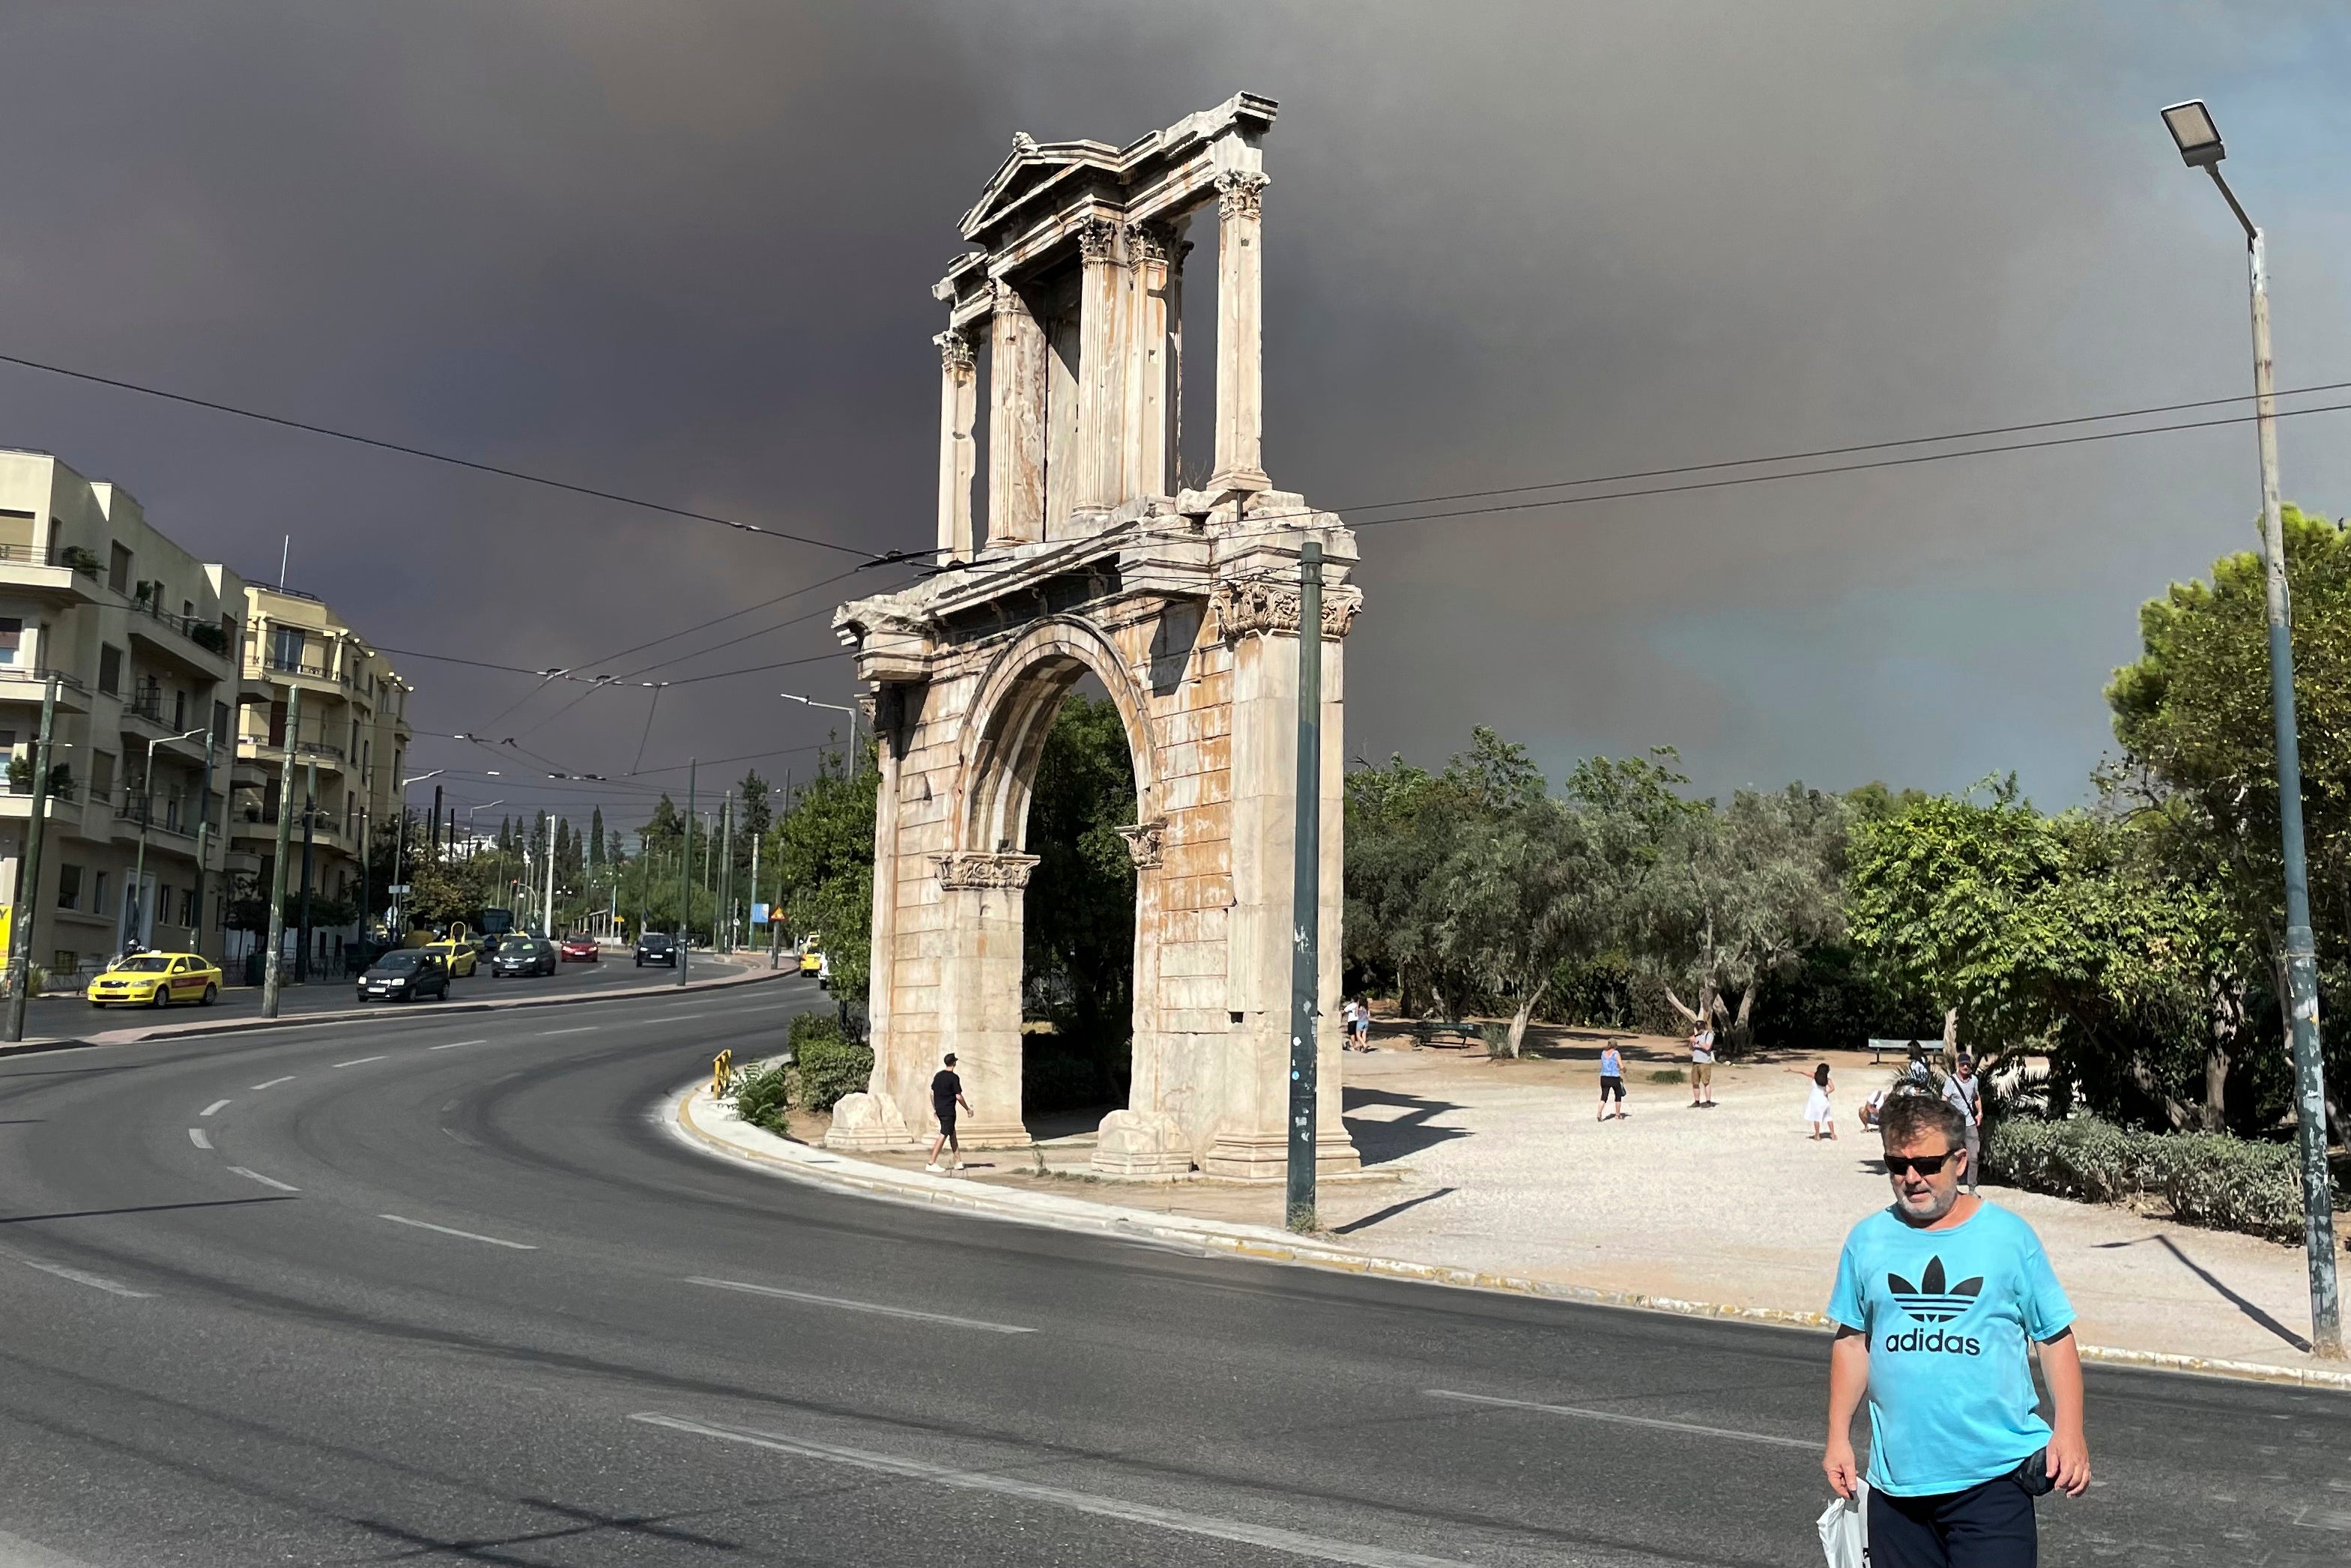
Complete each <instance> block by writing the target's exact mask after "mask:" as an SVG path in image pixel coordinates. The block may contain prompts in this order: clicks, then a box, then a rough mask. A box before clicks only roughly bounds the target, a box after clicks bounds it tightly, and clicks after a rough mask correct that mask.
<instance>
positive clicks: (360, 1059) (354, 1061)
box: [335, 1056, 383, 1067]
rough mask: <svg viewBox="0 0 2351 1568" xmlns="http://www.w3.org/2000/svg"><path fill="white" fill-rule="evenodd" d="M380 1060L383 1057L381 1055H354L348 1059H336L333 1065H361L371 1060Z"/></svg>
mask: <svg viewBox="0 0 2351 1568" xmlns="http://www.w3.org/2000/svg"><path fill="white" fill-rule="evenodd" d="M382 1060H383V1058H382V1057H381V1056H354V1057H352V1058H351V1059H350V1061H338V1062H337V1063H335V1065H336V1066H338V1067H363V1066H365V1065H366V1064H367V1063H369V1062H371V1061H382Z"/></svg>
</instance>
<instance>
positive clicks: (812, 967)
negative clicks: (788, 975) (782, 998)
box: [800, 942, 824, 975]
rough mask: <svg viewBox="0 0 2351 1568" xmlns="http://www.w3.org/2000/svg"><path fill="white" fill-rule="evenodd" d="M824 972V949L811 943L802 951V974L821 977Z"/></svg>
mask: <svg viewBox="0 0 2351 1568" xmlns="http://www.w3.org/2000/svg"><path fill="white" fill-rule="evenodd" d="M823 972H824V949H823V948H821V947H820V946H817V945H816V944H815V943H813V942H811V943H810V944H809V945H808V946H806V947H803V948H801V949H800V973H801V974H803V975H820V974H822V973H823Z"/></svg>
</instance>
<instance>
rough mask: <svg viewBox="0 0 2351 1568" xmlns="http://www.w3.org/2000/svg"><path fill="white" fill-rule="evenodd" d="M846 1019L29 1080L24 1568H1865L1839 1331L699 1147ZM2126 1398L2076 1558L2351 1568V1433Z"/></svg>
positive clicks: (1, 1119)
mask: <svg viewBox="0 0 2351 1568" xmlns="http://www.w3.org/2000/svg"><path fill="white" fill-rule="evenodd" d="M632 973H633V971H632ZM823 1002H824V999H823V998H821V997H820V996H819V994H818V993H816V992H815V991H814V990H813V988H810V986H808V985H806V984H805V983H804V982H801V981H799V980H798V979H786V980H781V981H778V982H775V983H771V984H761V985H755V986H747V987H743V988H736V989H730V990H720V991H713V992H706V993H702V994H699V995H695V994H686V995H681V996H677V997H674V998H673V997H664V998H651V999H644V1000H616V1001H611V1002H607V1003H601V1004H598V1005H595V1006H592V1007H581V1008H566V1009H549V1010H538V1009H528V1010H526V1011H524V1012H521V1013H508V1014H489V1015H472V1016H465V1015H443V1016H441V1017H437V1018H436V1017H435V1016H434V1014H433V1013H432V1011H431V1010H430V1009H410V1010H404V1011H400V1012H397V1013H387V1014H386V1015H385V1016H383V1017H382V1018H381V1019H367V1020H364V1021H361V1022H357V1023H329V1024H322V1025H319V1026H316V1027H313V1028H306V1029H304V1028H298V1029H291V1030H281V1031H272V1032H270V1033H267V1034H265V1035H246V1036H229V1037H216V1038H211V1039H204V1040H181V1041H177V1042H157V1043H156V1044H154V1045H151V1046H140V1047H130V1048H120V1049H111V1050H105V1051H70V1052H57V1053H54V1054H48V1055H38V1056H25V1057H17V1058H13V1059H9V1060H7V1061H0V1209H5V1213H0V1313H5V1321H6V1324H7V1327H6V1333H5V1339H0V1477H5V1479H0V1564H20V1563H21V1564H32V1563H40V1564H57V1563H89V1564H107V1565H122V1568H131V1565H141V1568H143V1565H146V1564H166V1563H170V1564H177V1563H201V1564H224V1565H228V1564H235V1565H239V1568H243V1565H248V1564H256V1563H402V1562H458V1561H463V1562H477V1563H517V1564H582V1565H601V1564H611V1563H713V1564H716V1563H844V1564H847V1563H858V1564H863V1563H941V1564H949V1565H952V1568H1015V1565H1019V1568H1031V1565H1036V1564H1061V1563H1067V1564H1086V1565H1088V1568H1095V1565H1099V1564H1105V1563H1115V1564H1135V1565H1139V1568H1162V1565H1165V1568H1174V1565H1175V1564H1229V1565H1238V1568H1258V1565H1264V1568H1273V1565H1278V1564H1300V1563H1359V1564H1370V1565H1374V1568H1425V1565H1426V1564H1430V1563H1469V1564H1562V1563H1772V1564H1789V1565H1810V1564H1814V1563H1819V1562H1820V1561H1821V1559H1820V1556H1819V1550H1818V1547H1817V1545H1816V1544H1815V1542H1814V1539H1813V1519H1814V1517H1815V1516H1816V1515H1817V1514H1818V1512H1819V1511H1820V1509H1821V1507H1822V1505H1823V1501H1824V1500H1825V1489H1824V1486H1823V1482H1822V1481H1821V1479H1820V1477H1819V1473H1818V1470H1817V1458H1816V1450H1815V1447H1814V1444H1815V1436H1816V1429H1817V1426H1818V1421H1819V1411H1820V1408H1821V1405H1822V1398H1823V1388H1822V1383H1823V1368H1824V1361H1825V1348H1826V1347H1825V1343H1824V1342H1823V1340H1822V1339H1821V1338H1819V1337H1818V1336H1816V1335H1813V1334H1809V1333H1798V1332H1793V1331H1781V1330H1774V1329H1766V1328H1756V1327H1750V1326H1745V1325H1738V1324H1726V1323H1712V1322H1698V1321H1691V1320H1687V1319H1679V1318H1673V1317H1667V1316H1660V1315H1650V1314H1643V1313H1637V1312H1611V1311H1606V1310H1602V1309H1592V1308H1578V1307H1573V1306H1569V1305H1564V1304H1560V1303H1553V1302H1544V1301H1530V1300H1520V1299H1517V1298H1511V1297H1503V1296H1488V1295H1480V1294H1476V1293H1472V1292H1466V1291H1447V1290H1444V1289H1440V1288H1436V1287H1428V1286H1416V1285H1411V1284H1406V1283H1403V1282H1397V1281H1376V1280H1359V1279H1353V1278H1349V1277H1343V1276H1334V1275H1329V1274H1323V1273H1318V1272H1312V1271H1309V1270H1294V1269H1283V1268H1280V1267H1276V1266H1271V1265H1261V1264H1252V1263H1244V1262H1237V1261H1233V1260H1227V1259H1212V1258H1197V1257H1192V1256H1189V1255H1186V1254H1184V1253H1181V1252H1176V1251H1171V1250H1167V1249H1158V1248H1154V1247H1148V1246H1144V1245H1139V1244H1134V1243H1129V1242H1123V1241H1121V1240H1118V1239H1110V1238H1102V1237H1095V1236H1087V1235H1075V1234H1064V1233H1060V1232H1054V1231H1046V1230H1038V1229H1031V1228H1023V1227H1016V1226H1010V1225H1004V1224H998V1223H994V1222H990V1221H986V1220H980V1219H975V1218H969V1217H965V1216H957V1215H953V1214H944V1213H935V1212H931V1211H928V1210H924V1209H919V1208H914V1207H904V1206H898V1205H892V1204H886V1203H882V1202H878V1201H873V1200H868V1199H862V1198H857V1197H844V1196H837V1195H834V1194H832V1193H830V1192H826V1191H822V1190H819V1189H814V1188H810V1187H807V1186H798V1185H795V1184H792V1183H789V1182H786V1181H782V1180H778V1179H777V1178H775V1177H772V1176H766V1175H763V1174H761V1173H759V1172H756V1171H752V1170H747V1169H744V1168H741V1167H737V1166H730V1165H726V1164H724V1163H720V1162H716V1161H714V1160H711V1159H709V1158H707V1157H705V1156H704V1155H700V1154H697V1153H695V1151H693V1150H690V1149H688V1148H686V1147H684V1146H683V1145H680V1144H679V1143H677V1142H676V1141H675V1140H674V1136H673V1134H670V1133H669V1132H667V1131H666V1130H664V1128H663V1127H662V1126H661V1125H660V1124H658V1123H657V1121H656V1120H655V1118H654V1114H653V1107H654V1106H655V1104H656V1103H657V1102H658V1101H659V1100H660V1099H661V1098H662V1097H663V1096H664V1095H666V1094H668V1093H670V1092H674V1090H676V1089H678V1088H679V1087H681V1086H682V1085H684V1083H685V1082H688V1081H690V1080H691V1079H693V1078H694V1077H695V1076H696V1075H698V1074H699V1073H701V1072H703V1071H706V1070H707V1061H708V1058H709V1056H710V1054H711V1052H712V1051H715V1050H716V1049H717V1048H718V1047H720V1046H732V1047H733V1048H734V1049H735V1051H736V1052H737V1055H738V1056H750V1055H755V1054H758V1053H760V1052H762V1051H768V1050H772V1049H774V1048H775V1046H776V1044H777V1042H778V1040H779V1039H780V1036H781V1031H782V1027H783V1024H784V1021H785V1019H787V1018H788V1017H789V1013H790V1012H791V1011H793V1010H796V1009H799V1008H801V1007H808V1006H821V1005H823ZM1728 1200H1733V1199H1732V1197H1731V1195H1723V1194H1711V1193H1708V1194H1699V1193H1693V1194H1674V1193H1655V1194H1626V1195H1625V1201H1627V1202H1646V1203H1671V1202H1680V1201H1728ZM1768 1221H1769V1215H1768V1207H1767V1208H1766V1209H1765V1211H1764V1212H1761V1213H1759V1215H1758V1223H1768ZM2091 1400H2092V1405H2091V1419H2092V1441H2093V1445H2094V1448H2095V1458H2096V1462H2097V1466H2098V1470H2099V1474H2100V1476H2101V1478H2102V1480H2101V1484H2100V1485H2099V1486H2098V1487H2097V1488H2096V1489H2095V1490H2094V1491H2093V1492H2092V1493H2091V1495H2090V1496H2089V1497H2087V1498H2086V1499H2084V1500H2080V1501H2076V1502H2070V1503H2069V1502H2066V1501H2064V1500H2062V1499H2060V1500H2053V1501H2052V1502H2051V1503H2049V1504H2046V1505H2044V1509H2043V1521H2044V1543H2045V1552H2044V1559H2043V1560H2044V1561H2045V1562H2049V1563H2085V1562H2092V1561H2105V1560H2109V1559H2111V1560H2115V1561H2120V1562H2128V1563H2220V1562H2228V1563H2266V1564H2287V1563H2341V1562H2343V1561H2344V1560H2345V1559H2346V1555H2351V1398H2344V1397H2341V1396H2326V1395H2312V1394H2303V1393H2299V1392H2294V1391H2288V1390H2283V1389H2272V1388H2266V1387H2258V1386H2247V1385H2233V1384H2227V1383H2220V1382H2211V1381H2202V1380H2192V1379H2184V1378H2172V1377H2164V1376H2160V1375H2148V1374H2136V1373H2119V1372H2098V1371H2094V1372H2093V1374H2092V1376H2091Z"/></svg>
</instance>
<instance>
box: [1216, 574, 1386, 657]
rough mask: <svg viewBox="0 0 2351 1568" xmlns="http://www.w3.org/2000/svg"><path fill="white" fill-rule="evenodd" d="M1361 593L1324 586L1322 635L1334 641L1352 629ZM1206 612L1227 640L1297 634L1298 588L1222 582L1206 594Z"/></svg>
mask: <svg viewBox="0 0 2351 1568" xmlns="http://www.w3.org/2000/svg"><path fill="white" fill-rule="evenodd" d="M1363 607H1364V596H1363V595H1362V594H1361V593H1359V592H1357V591H1355V590H1354V589H1352V588H1332V589H1325V590H1324V591H1323V593H1322V635H1323V637H1324V639H1325V640H1327V641H1330V642H1333V643H1335V642H1338V641H1339V640H1341V639H1342V638H1343V637H1345V636H1346V635H1347V633H1348V632H1350V631H1352V630H1353V628H1354V624H1355V612H1357V611H1358V610H1361V609H1362V608H1363ZM1208 612H1209V613H1210V614H1212V615H1214V616H1215V617H1216V621H1217V636H1218V637H1220V638H1222V639H1223V640H1224V641H1225V642H1228V643H1238V642H1239V641H1240V640H1241V639H1242V638H1244V637H1248V636H1252V635H1259V636H1262V635H1265V634H1267V633H1270V634H1272V635H1274V636H1277V637H1295V636H1297V635H1298V590H1297V589H1296V588H1294V587H1290V588H1285V587H1280V586H1278V585H1276V584H1273V583H1265V582H1224V583H1218V584H1217V588H1216V591H1214V592H1213V593H1211V594H1210V595H1209V597H1208Z"/></svg>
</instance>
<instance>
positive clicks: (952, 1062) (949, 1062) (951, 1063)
mask: <svg viewBox="0 0 2351 1568" xmlns="http://www.w3.org/2000/svg"><path fill="white" fill-rule="evenodd" d="M947 1065H948V1066H949V1067H953V1066H954V1065H955V1052H954V1051H948V1052H947Z"/></svg>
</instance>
